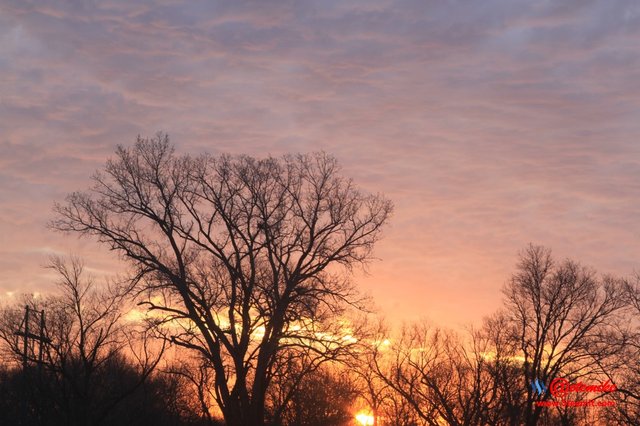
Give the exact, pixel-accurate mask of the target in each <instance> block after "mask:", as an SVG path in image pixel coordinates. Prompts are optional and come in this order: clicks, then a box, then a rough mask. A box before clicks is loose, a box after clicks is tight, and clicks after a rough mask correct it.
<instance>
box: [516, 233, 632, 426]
mask: <svg viewBox="0 0 640 426" xmlns="http://www.w3.org/2000/svg"><path fill="white" fill-rule="evenodd" d="M517 269H518V270H517V272H516V273H515V274H514V275H513V276H512V278H511V281H510V282H509V283H508V284H507V285H506V286H505V289H504V294H505V308H504V315H505V323H504V326H505V327H506V328H507V330H508V331H509V333H510V335H511V337H510V338H511V339H512V341H513V342H514V343H516V344H517V353H514V354H513V356H514V357H521V359H522V372H523V374H522V379H523V380H522V382H521V386H522V387H524V388H525V389H526V395H525V397H526V399H525V401H524V402H523V406H522V420H521V422H522V424H525V425H535V424H537V423H538V420H539V419H540V417H541V415H542V414H543V410H545V409H544V408H543V407H540V406H536V405H535V401H536V400H538V399H540V397H539V396H537V395H536V393H535V392H534V389H533V387H532V386H531V383H532V381H533V380H535V379H538V380H541V381H542V382H544V383H547V384H549V383H550V382H551V380H552V379H554V378H557V377H565V378H567V379H568V380H576V379H583V380H587V381H588V380H596V379H599V378H600V379H603V378H606V370H605V369H603V366H604V365H606V364H607V362H608V360H609V359H611V358H612V357H614V356H615V355H616V354H618V353H621V352H622V351H623V345H624V339H622V340H621V339H619V338H616V337H617V334H618V330H619V325H620V324H621V323H624V319H623V318H624V313H625V307H626V306H627V302H626V300H625V297H624V296H625V293H624V281H623V280H620V279H616V278H613V277H610V276H604V277H601V278H599V277H597V276H596V273H595V272H594V271H593V270H591V269H589V268H586V267H584V266H582V265H580V264H579V263H577V262H574V261H571V260H565V261H563V262H555V261H554V260H553V258H552V256H551V252H550V251H549V250H548V249H545V248H543V247H539V246H533V245H531V246H529V247H528V248H527V249H526V250H525V251H523V252H522V254H521V256H520V262H519V263H518V268H517ZM548 397H549V395H548V394H545V395H544V396H543V398H548ZM546 411H549V410H546ZM560 415H561V417H562V413H560ZM566 415H568V416H570V415H571V413H566ZM569 421H570V419H567V422H569Z"/></svg>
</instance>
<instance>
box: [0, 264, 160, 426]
mask: <svg viewBox="0 0 640 426" xmlns="http://www.w3.org/2000/svg"><path fill="white" fill-rule="evenodd" d="M50 268H51V269H52V270H54V271H55V272H56V274H57V275H58V277H59V280H58V282H57V283H56V284H57V286H58V289H59V292H58V294H57V295H54V296H43V297H39V298H37V299H35V298H31V299H25V300H26V303H28V305H29V307H30V309H31V312H32V315H33V314H34V313H35V312H38V311H39V310H41V309H42V310H44V311H45V313H46V320H45V327H44V335H45V337H46V338H47V339H48V341H47V343H46V344H44V345H43V348H42V355H40V350H39V349H38V350H37V351H35V350H34V348H33V346H32V345H28V346H27V348H28V350H27V363H26V365H25V366H24V367H22V368H23V371H22V373H21V374H20V375H19V376H16V377H17V379H16V380H17V384H18V385H19V387H20V389H21V392H22V397H23V398H25V399H29V401H26V402H25V403H27V404H29V406H28V407H27V408H26V409H24V410H23V412H22V413H20V415H21V416H22V420H21V421H22V423H23V424H66V425H70V426H76V425H78V426H86V425H99V424H101V423H103V422H105V421H106V419H107V418H108V417H109V415H110V414H111V413H112V412H113V411H114V409H115V408H116V407H117V405H118V404H119V403H120V402H122V400H123V399H125V398H126V397H127V396H129V395H130V394H131V393H133V392H134V391H135V390H136V389H137V388H139V387H140V386H141V385H142V384H143V383H144V381H145V380H146V379H147V377H148V376H149V374H150V373H151V372H152V371H153V369H154V367H155V366H156V364H157V363H158V361H159V360H160V356H161V353H162V348H159V349H158V350H156V351H149V348H148V347H147V345H146V343H147V342H146V340H145V335H144V333H142V334H138V335H136V336H134V331H133V330H132V328H130V327H128V326H127V325H126V324H124V322H123V321H122V309H121V308H122V306H123V303H124V301H125V293H124V292H122V291H120V290H121V289H120V288H117V287H116V286H111V287H101V288H99V287H97V286H96V285H95V284H94V282H93V280H92V279H91V278H90V277H88V276H86V274H85V272H84V267H83V263H82V261H81V260H80V259H78V258H71V259H70V260H68V261H65V259H63V258H60V257H53V258H52V259H51V263H50ZM23 315H24V305H23V304H18V305H17V306H16V305H13V306H7V307H5V308H4V309H3V310H2V312H1V313H0V340H2V341H3V343H4V345H3V347H4V351H5V356H6V357H7V358H8V359H11V360H12V361H13V363H12V365H16V366H17V365H19V363H20V362H22V360H23V357H24V346H23V340H22V337H20V336H17V335H16V331H18V330H20V329H21V328H22V327H23V326H24V324H23V318H24V316H23ZM38 322H39V321H38ZM34 323H35V322H34ZM33 328H36V327H33ZM33 328H32V330H31V331H30V333H31V334H32V335H36V334H37V333H39V332H40V330H38V329H33ZM136 348H139V349H141V351H136ZM15 371H17V370H15ZM107 372H108V373H107ZM25 413H27V414H25ZM25 415H27V416H28V417H29V418H24V417H25Z"/></svg>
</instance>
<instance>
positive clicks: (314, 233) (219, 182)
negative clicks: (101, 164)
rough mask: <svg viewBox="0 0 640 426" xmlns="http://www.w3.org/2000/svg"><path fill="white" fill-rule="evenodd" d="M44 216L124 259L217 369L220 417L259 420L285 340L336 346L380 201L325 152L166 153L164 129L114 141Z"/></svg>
mask: <svg viewBox="0 0 640 426" xmlns="http://www.w3.org/2000/svg"><path fill="white" fill-rule="evenodd" d="M55 210H56V211H57V213H58V219H56V220H55V221H54V222H53V227H54V228H56V229H58V230H62V231H71V232H78V233H80V234H82V235H88V236H93V237H95V238H96V239H97V240H98V241H100V242H102V243H104V244H106V245H107V246H108V247H109V248H110V249H112V250H116V251H118V252H119V253H120V254H121V255H123V256H124V258H126V259H127V260H128V261H129V262H130V265H132V266H133V268H134V269H135V280H136V281H137V283H138V290H139V291H140V292H141V293H140V294H141V295H146V296H147V299H146V301H145V302H144V303H145V306H146V307H147V308H148V309H149V310H150V311H154V312H155V313H156V315H161V314H164V318H163V320H162V321H159V323H160V324H164V325H165V326H166V327H165V337H166V338H167V339H169V340H170V341H171V342H173V343H174V344H176V345H180V346H183V347H185V348H188V349H192V350H193V351H196V352H198V353H199V354H200V355H201V356H202V357H203V358H204V359H206V360H207V361H208V362H209V364H210V366H211V367H212V368H213V370H214V383H213V386H214V396H215V399H216V401H217V403H218V405H219V406H220V409H221V410H222V413H223V415H224V418H225V421H226V422H227V424H228V425H230V426H236V425H261V424H263V421H264V406H265V395H266V392H267V389H268V387H269V385H270V383H271V380H272V378H273V376H274V364H275V363H276V361H277V359H278V354H279V352H280V351H281V350H282V349H283V348H284V347H288V348H291V347H294V346H299V347H306V348H311V349H312V350H314V351H316V352H317V353H327V355H328V356H330V357H331V356H334V354H335V351H336V350H340V348H342V347H344V346H345V344H346V343H349V339H344V338H343V337H345V333H344V330H341V329H344V325H343V324H341V323H340V322H339V321H336V318H337V317H339V316H340V315H341V314H342V313H343V311H344V309H345V307H348V306H356V307H358V306H359V300H358V298H357V296H356V292H355V291H354V288H353V286H352V285H351V283H350V281H349V279H348V276H349V271H351V269H352V268H353V267H355V266H357V265H360V264H363V263H365V262H367V261H368V260H369V259H370V257H371V251H372V248H373V245H374V243H375V242H376V241H377V240H378V239H379V237H380V231H381V229H382V227H383V226H384V224H385V223H386V222H387V220H388V218H389V215H390V213H391V210H392V207H391V203H390V202H389V201H388V200H386V199H385V198H383V197H382V196H379V195H367V194H364V193H362V192H361V191H359V190H358V189H356V187H355V186H354V185H353V183H352V182H351V181H350V180H348V179H345V178H343V177H342V176H341V175H340V171H339V167H338V164H337V162H336V160H335V159H334V158H332V157H330V156H328V155H326V154H322V153H319V154H313V155H298V156H285V157H282V158H281V159H275V158H266V159H262V160H258V159H255V158H252V157H247V156H240V157H229V156H221V157H212V156H209V155H198V156H195V157H192V156H177V155H175V154H174V150H173V148H172V146H171V145H170V144H169V141H168V138H167V137H166V136H165V135H159V136H157V137H156V138H154V139H140V138H139V139H138V141H137V143H136V144H135V146H134V147H133V148H124V147H119V148H118V149H117V151H116V158H115V159H113V160H110V161H108V162H107V164H106V167H105V168H104V170H103V171H102V172H99V173H97V174H96V175H95V177H94V186H93V187H92V188H91V189H90V190H89V191H88V192H83V193H73V194H71V195H70V196H69V197H68V198H67V202H66V203H65V204H58V205H57V206H56V208H55Z"/></svg>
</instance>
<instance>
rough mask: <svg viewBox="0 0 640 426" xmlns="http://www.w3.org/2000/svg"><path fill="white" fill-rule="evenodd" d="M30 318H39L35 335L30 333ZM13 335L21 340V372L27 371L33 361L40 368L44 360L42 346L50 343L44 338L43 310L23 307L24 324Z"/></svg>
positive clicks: (27, 306)
mask: <svg viewBox="0 0 640 426" xmlns="http://www.w3.org/2000/svg"><path fill="white" fill-rule="evenodd" d="M32 316H33V317H34V318H36V317H38V316H40V321H39V324H38V326H39V329H40V330H39V331H38V333H37V334H36V333H33V332H32V331H31V327H30V323H31V322H33V320H32V319H31V318H32ZM36 324H37V323H36ZM15 334H16V335H17V336H19V337H22V339H23V344H22V368H23V370H24V371H26V370H27V368H28V366H29V361H30V360H33V361H35V362H36V363H37V364H39V365H40V366H42V364H43V362H44V359H43V356H44V345H45V344H47V343H51V340H50V339H49V338H47V337H46V336H45V321H44V310H41V311H36V310H35V309H32V308H29V305H26V306H25V307H24V322H23V324H22V325H21V326H20V330H17V331H16V333H15ZM30 341H31V343H30ZM36 344H37V345H38V357H37V359H36V350H35V348H36ZM30 355H31V357H30Z"/></svg>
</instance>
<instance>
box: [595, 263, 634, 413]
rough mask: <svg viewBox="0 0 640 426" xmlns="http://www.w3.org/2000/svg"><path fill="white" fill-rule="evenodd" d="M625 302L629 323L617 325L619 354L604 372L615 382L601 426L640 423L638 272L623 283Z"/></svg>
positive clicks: (603, 411)
mask: <svg viewBox="0 0 640 426" xmlns="http://www.w3.org/2000/svg"><path fill="white" fill-rule="evenodd" d="M624 296H625V300H626V301H627V302H628V307H629V310H630V319H629V321H624V322H621V323H620V326H619V327H621V328H624V330H623V331H622V333H619V336H622V338H621V339H620V338H619V340H620V341H619V346H620V347H621V350H620V352H619V353H618V354H617V356H616V358H615V361H616V362H615V363H614V365H609V368H608V369H607V375H608V377H609V378H610V379H611V380H612V381H614V382H615V383H616V386H617V387H618V391H617V392H615V393H614V397H615V399H616V403H617V404H616V406H615V407H614V408H609V409H606V410H602V412H601V417H602V419H603V423H605V422H606V423H607V424H616V423H617V424H640V362H638V360H640V273H639V274H636V275H635V276H634V277H633V278H631V279H630V280H628V281H626V283H625V294H624Z"/></svg>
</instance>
